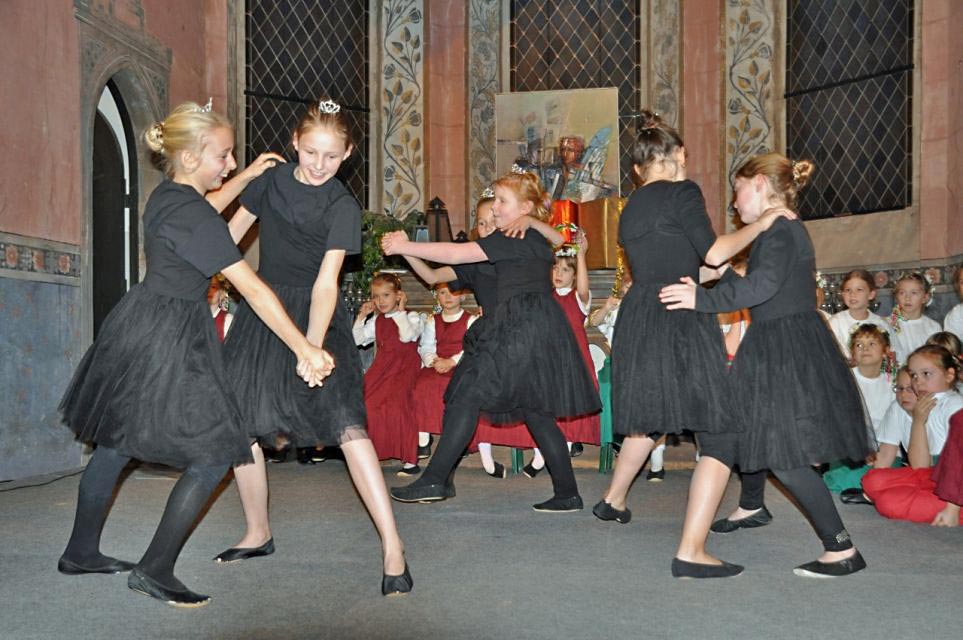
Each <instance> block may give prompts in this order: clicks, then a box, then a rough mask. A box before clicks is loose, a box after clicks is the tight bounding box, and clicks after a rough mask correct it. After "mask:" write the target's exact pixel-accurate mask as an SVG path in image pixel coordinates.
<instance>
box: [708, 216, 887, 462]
mask: <svg viewBox="0 0 963 640" xmlns="http://www.w3.org/2000/svg"><path fill="white" fill-rule="evenodd" d="M815 271H816V261H815V252H814V251H813V246H812V242H811V241H810V239H809V234H808V233H807V232H806V228H805V226H803V224H802V222H800V221H798V220H795V221H789V220H784V219H780V220H777V221H776V222H775V223H774V224H773V225H772V227H771V228H770V229H769V230H768V231H765V232H763V233H762V234H760V235H759V237H758V238H756V241H755V243H753V247H752V252H751V253H750V254H749V268H748V272H747V275H746V277H745V278H741V277H739V276H738V275H737V274H735V273H733V272H732V271H731V270H728V271H727V272H726V273H725V275H724V276H723V278H722V280H721V281H720V282H719V284H717V285H716V286H715V287H713V288H712V289H699V290H698V291H697V294H696V309H697V310H699V311H703V312H706V317H710V318H714V317H715V316H713V315H709V314H711V313H716V312H721V311H731V310H735V309H742V308H745V307H748V308H749V309H750V314H751V316H752V324H750V325H749V329H748V331H747V332H746V336H745V338H743V340H742V343H741V344H740V345H739V351H738V352H737V353H736V357H735V359H734V360H733V362H732V369H731V372H730V373H731V380H730V382H731V385H730V386H731V388H732V389H733V395H734V398H735V401H736V416H737V417H738V419H739V421H740V422H741V429H740V431H741V433H740V435H739V440H738V452H737V454H736V459H735V462H736V464H738V465H739V466H740V468H741V469H742V470H743V471H755V470H758V469H795V468H799V467H803V466H807V465H812V464H820V463H823V462H832V461H834V460H842V459H851V460H862V459H864V458H865V456H866V455H867V454H868V453H870V452H871V451H873V450H875V447H873V443H872V441H871V440H872V438H873V436H872V435H871V434H872V433H873V429H872V424H871V422H870V420H869V417H868V416H867V414H866V412H865V410H864V408H863V402H862V399H861V397H860V394H859V387H858V386H857V384H856V379H855V378H854V377H853V375H852V372H851V371H850V369H849V366H848V365H847V363H846V359H845V358H844V357H843V355H842V353H841V352H840V350H839V347H838V345H837V344H836V341H835V339H834V338H833V334H832V331H831V330H830V329H829V327H828V325H827V324H826V322H825V321H823V319H822V318H821V317H820V315H819V312H818V311H817V310H816V281H815V277H814V276H815Z"/></svg>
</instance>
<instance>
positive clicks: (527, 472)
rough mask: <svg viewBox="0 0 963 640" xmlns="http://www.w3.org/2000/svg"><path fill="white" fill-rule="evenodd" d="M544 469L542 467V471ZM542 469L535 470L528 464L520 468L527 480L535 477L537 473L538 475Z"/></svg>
mask: <svg viewBox="0 0 963 640" xmlns="http://www.w3.org/2000/svg"><path fill="white" fill-rule="evenodd" d="M544 468H545V467H542V469H544ZM542 469H536V468H535V467H533V466H532V463H531V462H529V463H528V464H526V465H525V466H524V467H522V473H524V474H525V475H526V476H528V477H529V478H534V477H535V476H537V475H538V473H539V472H540V471H541V470H542Z"/></svg>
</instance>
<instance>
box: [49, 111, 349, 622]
mask: <svg viewBox="0 0 963 640" xmlns="http://www.w3.org/2000/svg"><path fill="white" fill-rule="evenodd" d="M145 137H146V139H147V143H148V145H149V146H150V148H151V149H152V150H154V151H155V152H157V153H159V154H160V155H161V156H162V157H163V159H164V164H165V169H166V171H167V174H168V176H169V178H170V179H168V180H165V181H164V182H163V183H161V185H160V186H158V187H157V189H155V190H154V192H153V193H152V194H151V196H150V199H149V200H148V202H147V207H146V209H145V211H144V243H145V246H144V250H145V253H146V256H147V274H146V275H145V276H144V280H143V282H141V283H140V284H138V285H135V286H134V287H132V288H131V290H130V291H129V292H128V293H127V294H126V295H125V296H124V298H123V299H122V300H121V301H120V302H119V303H118V304H117V306H116V307H115V308H114V309H113V311H111V312H110V315H108V316H107V319H106V320H105V322H104V326H103V328H102V330H101V332H100V335H99V336H98V337H97V340H96V342H94V344H93V345H92V346H91V347H90V349H88V350H87V353H86V354H85V355H84V358H83V360H82V361H81V363H80V366H79V367H78V368H77V372H76V373H75V374H74V377H73V380H72V381H71V383H70V386H69V387H68V388H67V391H66V393H65V395H64V398H63V400H62V402H61V406H60V410H61V411H62V413H63V417H64V421H65V422H66V423H67V425H68V426H69V427H70V428H71V429H72V430H73V431H74V432H76V433H77V436H78V438H79V439H80V440H82V441H84V442H93V443H96V444H97V449H96V450H95V451H94V455H93V457H91V459H90V462H89V463H88V465H87V468H86V470H85V471H84V474H83V477H82V479H81V481H80V490H79V497H78V500H77V514H76V518H75V520H74V527H73V532H72V533H71V536H70V541H69V542H68V543H67V549H66V550H65V551H64V553H63V556H62V557H61V558H60V562H59V564H58V569H59V570H60V571H61V572H62V573H67V574H82V573H118V572H121V571H131V574H130V577H129V578H128V581H127V584H128V586H129V587H130V588H131V589H133V590H135V591H138V592H141V593H143V594H145V595H149V596H152V597H154V598H157V599H159V600H162V601H164V602H166V603H168V604H172V605H174V606H182V607H197V606H203V605H205V604H207V603H208V602H209V601H210V598H209V597H208V596H205V595H201V594H198V593H195V592H193V591H191V590H190V589H188V588H187V587H185V586H184V584H183V583H181V582H180V581H179V580H178V579H177V578H175V577H174V563H175V562H176V560H177V556H178V554H179V553H180V550H181V547H182V546H183V545H184V542H185V541H186V539H187V536H188V534H189V532H190V530H191V527H192V525H193V524H194V521H195V519H196V518H197V515H198V513H200V510H201V508H202V507H203V506H204V504H205V503H206V502H207V500H208V498H209V497H210V495H211V493H212V492H213V490H214V488H215V487H216V486H217V484H218V483H219V482H220V481H221V478H223V477H224V474H225V473H226V471H227V469H228V468H229V467H230V465H232V464H236V463H238V462H242V461H247V460H250V450H249V448H248V444H247V440H246V437H245V434H244V430H243V426H242V419H241V415H240V413H239V411H238V407H237V403H236V401H235V399H234V395H233V393H232V392H231V389H230V380H229V379H228V375H227V372H226V370H225V367H224V361H223V356H222V352H221V345H220V342H219V341H218V338H217V335H216V333H215V328H214V322H213V321H212V320H211V314H210V310H209V308H208V305H207V288H208V281H209V279H210V277H211V276H213V275H214V274H215V273H217V272H221V273H223V274H224V275H225V276H226V277H227V278H228V279H229V280H230V281H231V283H232V284H233V285H234V286H235V287H236V288H237V290H238V291H240V292H241V293H242V294H243V295H244V297H245V298H246V299H247V300H248V301H249V304H250V305H251V306H252V307H253V308H254V309H255V310H256V312H257V313H258V314H259V315H260V316H261V317H262V318H264V321H265V322H266V323H267V324H268V325H269V326H270V327H271V329H272V331H274V332H275V333H276V334H277V336H278V337H279V338H280V339H281V340H282V341H283V342H284V344H285V345H286V346H287V349H288V356H287V366H288V368H289V369H291V370H292V374H293V370H294V369H295V366H294V365H297V375H298V376H299V377H300V378H302V379H303V380H304V381H305V382H308V383H309V385H311V386H315V385H316V384H318V383H320V381H321V378H322V377H324V376H325V375H327V374H328V373H330V371H331V369H332V367H333V362H332V360H331V358H330V357H329V356H328V355H327V354H325V353H324V352H323V351H322V350H321V349H319V348H317V347H314V346H312V345H311V344H309V342H308V341H307V339H305V337H304V335H302V334H301V333H300V332H299V331H298V329H297V327H295V326H294V324H293V323H292V322H291V320H290V318H289V317H288V316H287V314H286V313H285V311H284V308H283V307H282V306H281V303H280V302H279V301H278V299H277V298H276V297H275V295H274V293H273V292H272V291H271V289H270V288H269V287H268V286H267V285H266V284H264V282H262V281H261V280H260V278H258V277H257V275H256V274H255V273H254V272H253V271H252V270H251V268H250V266H248V264H247V263H246V262H245V261H244V260H243V259H242V258H241V254H240V253H239V252H238V250H237V247H236V246H235V245H234V242H233V241H232V239H231V235H230V232H229V231H228V228H227V224H226V223H225V222H224V220H223V219H222V218H221V217H220V216H219V215H218V214H217V212H216V211H215V210H214V208H212V206H211V205H210V204H209V203H208V202H207V201H206V200H205V199H204V194H205V193H206V192H207V191H209V190H211V189H216V188H217V187H219V186H220V184H221V180H222V179H223V178H224V176H225V175H227V173H228V172H230V171H231V170H233V169H234V168H235V167H236V164H235V163H234V157H233V155H232V149H233V147H234V141H233V132H232V130H231V126H230V124H229V123H228V121H227V120H226V119H225V118H224V117H223V116H220V115H218V114H216V113H213V112H211V111H210V109H209V107H207V108H204V107H200V106H198V105H197V104H194V103H185V104H182V105H180V106H179V107H177V108H176V109H175V110H174V111H173V112H172V113H171V114H170V115H169V116H168V117H167V118H166V119H165V120H164V121H163V122H160V123H157V124H155V125H153V126H152V127H151V128H150V129H149V130H148V131H147V133H146V136H145ZM261 166H262V168H263V166H264V164H263V163H262V165H261ZM291 352H293V354H294V356H295V358H292V357H291ZM301 384H302V385H303V386H304V387H305V388H308V385H305V384H303V382H302V383H301ZM131 458H136V459H138V460H143V461H147V462H156V463H160V464H166V465H170V466H173V467H177V468H183V469H184V473H183V475H182V476H181V477H180V479H179V480H178V481H177V483H176V484H175V485H174V489H173V490H172V491H171V495H170V498H169V499H168V502H167V507H166V509H165V510H164V515H163V517H162V518H161V521H160V524H159V525H158V527H157V532H156V533H155V534H154V539H153V540H152V542H151V544H150V547H148V549H147V552H146V553H145V554H144V556H143V558H141V560H140V562H138V563H137V565H136V566H134V565H132V564H131V563H129V562H124V561H122V560H116V559H114V558H111V557H108V556H105V555H103V554H101V553H100V533H101V529H102V527H103V523H104V519H105V518H106V515H107V509H108V507H109V505H110V499H111V496H112V494H113V491H114V485H115V484H116V482H117V478H118V476H119V475H120V472H121V471H122V470H123V468H124V466H125V465H126V464H127V463H128V462H129V461H130V459H131Z"/></svg>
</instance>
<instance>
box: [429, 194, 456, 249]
mask: <svg viewBox="0 0 963 640" xmlns="http://www.w3.org/2000/svg"><path fill="white" fill-rule="evenodd" d="M425 225H426V226H427V227H428V238H429V240H430V241H431V242H451V221H450V220H448V209H446V208H445V203H444V202H442V201H441V198H437V197H436V198H434V199H433V200H432V201H431V202H429V203H428V209H427V210H426V211H425Z"/></svg>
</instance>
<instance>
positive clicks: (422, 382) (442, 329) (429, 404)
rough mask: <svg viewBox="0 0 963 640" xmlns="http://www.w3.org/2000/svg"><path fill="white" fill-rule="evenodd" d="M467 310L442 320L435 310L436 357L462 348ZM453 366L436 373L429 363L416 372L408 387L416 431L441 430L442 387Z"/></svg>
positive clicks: (434, 431)
mask: <svg viewBox="0 0 963 640" xmlns="http://www.w3.org/2000/svg"><path fill="white" fill-rule="evenodd" d="M470 318H471V314H469V313H468V312H467V311H464V312H462V314H461V317H460V318H458V319H457V320H454V321H452V322H445V321H444V319H442V316H441V314H440V313H438V314H435V316H434V318H433V319H434V323H435V341H436V348H435V353H436V354H438V357H439V358H450V357H452V356H453V355H455V354H457V353H460V352H461V351H462V338H464V337H465V331H467V330H468V320H469V319H470ZM453 371H454V369H452V370H450V371H448V372H447V373H438V372H437V371H435V370H434V369H432V368H431V367H425V368H423V369H422V370H421V371H419V372H418V376H417V378H416V379H415V384H414V387H413V388H412V391H411V410H412V414H413V415H414V419H415V421H416V422H417V429H418V431H426V432H428V433H435V434H440V433H441V420H442V416H443V415H444V413H445V399H444V398H445V389H447V388H448V381H449V380H451V375H452V373H453Z"/></svg>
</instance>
